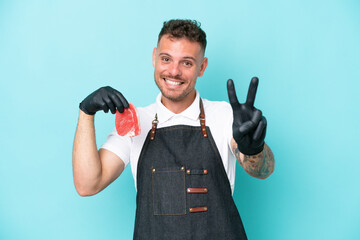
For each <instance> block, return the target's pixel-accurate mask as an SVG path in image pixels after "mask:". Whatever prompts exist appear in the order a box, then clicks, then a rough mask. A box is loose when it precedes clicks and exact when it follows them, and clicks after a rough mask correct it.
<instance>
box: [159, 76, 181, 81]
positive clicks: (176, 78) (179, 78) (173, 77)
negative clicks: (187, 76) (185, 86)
mask: <svg viewBox="0 0 360 240" xmlns="http://www.w3.org/2000/svg"><path fill="white" fill-rule="evenodd" d="M160 77H161V78H171V79H175V80H179V81H182V82H185V81H184V79H182V78H181V77H180V76H171V75H161V76H160Z"/></svg>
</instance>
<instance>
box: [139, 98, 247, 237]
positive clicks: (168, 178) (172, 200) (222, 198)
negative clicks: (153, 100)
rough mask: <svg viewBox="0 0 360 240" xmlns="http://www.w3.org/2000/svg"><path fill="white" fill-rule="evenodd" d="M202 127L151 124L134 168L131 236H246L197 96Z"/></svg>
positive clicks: (155, 121)
mask: <svg viewBox="0 0 360 240" xmlns="http://www.w3.org/2000/svg"><path fill="white" fill-rule="evenodd" d="M200 112H201V113H200V117H199V118H200V126H199V127H194V126H187V125H176V126H171V127H165V128H159V129H157V128H156V127H157V118H156V117H155V120H154V121H153V124H152V129H151V130H150V132H149V133H148V135H147V137H146V140H145V143H144V146H143V148H142V151H141V153H140V157H139V161H138V168H137V196H136V204H137V208H136V218H135V229H134V239H136V240H138V239H141V240H163V239H166V240H177V239H179V240H180V239H181V240H190V239H199V240H201V239H206V240H219V239H226V240H232V239H237V240H240V239H241V240H242V239H247V237H246V234H245V230H244V227H243V224H242V221H241V219H240V215H239V212H238V210H237V208H236V206H235V203H234V201H233V198H232V195H231V187H230V183H229V179H228V177H227V175H226V172H225V169H224V166H223V162H222V160H221V157H220V154H219V151H218V149H217V147H216V145H215V142H214V139H213V137H212V135H211V132H210V129H209V128H208V127H206V125H205V114H204V108H203V105H202V101H201V99H200Z"/></svg>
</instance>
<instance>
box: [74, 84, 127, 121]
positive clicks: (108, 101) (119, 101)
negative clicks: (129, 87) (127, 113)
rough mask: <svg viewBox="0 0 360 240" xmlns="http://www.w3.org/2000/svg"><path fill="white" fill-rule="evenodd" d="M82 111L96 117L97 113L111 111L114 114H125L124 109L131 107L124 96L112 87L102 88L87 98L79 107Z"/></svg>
mask: <svg viewBox="0 0 360 240" xmlns="http://www.w3.org/2000/svg"><path fill="white" fill-rule="evenodd" d="M79 107H80V109H81V110H82V111H83V112H85V113H86V114H88V115H94V114H95V113H96V112H97V111H100V110H104V112H106V113H107V112H108V111H109V109H110V111H111V113H112V114H114V113H115V112H116V108H117V109H118V111H119V112H121V113H122V112H124V108H128V107H129V103H128V101H127V100H126V99H125V98H124V96H123V95H122V94H121V93H120V92H119V91H117V90H116V89H113V88H112V87H102V88H99V89H98V90H96V91H95V92H93V93H91V94H90V95H89V96H87V97H86V98H85V99H84V100H83V101H82V102H81V103H80V105H79Z"/></svg>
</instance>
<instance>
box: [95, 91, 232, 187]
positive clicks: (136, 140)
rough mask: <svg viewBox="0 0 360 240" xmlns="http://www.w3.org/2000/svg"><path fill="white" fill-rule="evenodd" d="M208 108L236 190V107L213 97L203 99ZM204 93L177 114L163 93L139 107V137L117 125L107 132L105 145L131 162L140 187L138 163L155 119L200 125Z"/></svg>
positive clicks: (210, 124) (166, 124)
mask: <svg viewBox="0 0 360 240" xmlns="http://www.w3.org/2000/svg"><path fill="white" fill-rule="evenodd" d="M202 100H203V104H204V111H205V119H206V120H205V124H206V126H208V127H209V128H210V131H211V134H212V136H213V138H214V141H215V144H216V146H217V148H218V150H219V153H220V155H221V159H222V161H223V164H224V168H225V171H226V173H227V176H228V178H229V181H230V186H231V190H232V192H234V183H235V166H236V159H235V156H234V154H233V153H232V150H231V145H230V141H231V139H232V122H233V115H232V108H231V106H230V104H229V103H227V102H224V101H222V102H219V101H209V100H206V99H202ZM199 101H200V95H199V93H198V91H196V97H195V100H194V102H193V103H192V104H191V105H190V106H189V107H188V108H187V109H186V110H184V111H183V112H181V113H179V114H175V113H173V112H171V111H170V110H168V109H167V108H166V107H165V106H164V105H163V104H162V103H161V93H160V94H159V95H158V96H157V98H156V102H155V103H153V104H151V105H149V106H147V107H139V108H137V112H138V117H139V120H140V128H141V133H140V134H139V135H138V136H135V137H127V136H124V137H122V136H120V135H118V134H117V132H116V129H115V128H114V130H113V131H112V132H111V133H110V134H109V135H108V136H107V140H106V142H105V143H104V144H103V145H102V146H101V148H104V149H107V150H109V151H111V152H113V153H114V154H116V155H117V156H119V158H120V159H121V160H123V161H124V163H125V167H126V166H127V165H128V164H129V163H130V165H131V171H132V174H133V177H134V181H135V187H136V173H137V163H138V159H139V155H140V152H141V150H142V147H143V145H144V142H145V138H146V136H147V134H148V132H149V131H150V129H151V123H152V121H153V120H154V118H155V114H156V113H157V116H158V121H159V123H158V125H157V128H163V127H169V126H173V125H190V126H200V120H199V114H200V107H199Z"/></svg>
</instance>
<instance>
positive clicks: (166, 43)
mask: <svg viewBox="0 0 360 240" xmlns="http://www.w3.org/2000/svg"><path fill="white" fill-rule="evenodd" d="M157 49H158V54H160V53H167V54H170V55H179V56H181V55H191V56H193V57H201V56H202V55H203V51H202V48H201V45H200V43H198V42H194V41H190V40H188V39H187V38H175V37H172V36H170V35H168V34H167V35H164V36H162V37H161V39H160V41H159V43H158V46H157Z"/></svg>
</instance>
